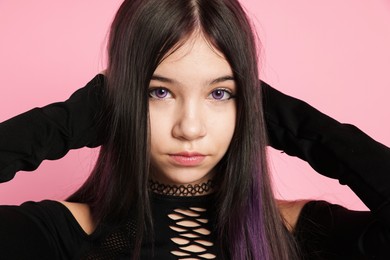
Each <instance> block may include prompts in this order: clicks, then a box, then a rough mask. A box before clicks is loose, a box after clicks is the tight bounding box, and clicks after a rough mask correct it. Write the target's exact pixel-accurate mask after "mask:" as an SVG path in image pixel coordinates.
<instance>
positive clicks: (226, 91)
mask: <svg viewBox="0 0 390 260" xmlns="http://www.w3.org/2000/svg"><path fill="white" fill-rule="evenodd" d="M156 91H164V92H165V96H163V97H158V95H157V94H156ZM217 91H223V92H224V95H223V97H222V98H221V99H218V98H215V97H213V93H215V92H217ZM168 95H171V96H172V93H171V92H170V91H169V90H168V89H167V88H164V87H155V88H151V89H150V90H149V97H150V98H154V99H165V98H167V96H168ZM226 95H228V97H227V98H226V97H225V96H226ZM207 97H211V99H213V100H216V101H226V100H229V99H232V98H235V96H234V95H233V93H232V91H230V90H229V89H227V88H216V89H214V90H213V91H211V93H210V94H209V95H208V96H207Z"/></svg>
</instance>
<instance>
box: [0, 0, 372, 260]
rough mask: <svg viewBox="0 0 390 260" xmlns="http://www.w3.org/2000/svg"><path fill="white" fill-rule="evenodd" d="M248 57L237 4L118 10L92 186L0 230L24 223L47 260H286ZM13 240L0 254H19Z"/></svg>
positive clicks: (290, 252) (289, 248)
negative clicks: (120, 259) (130, 259)
mask: <svg viewBox="0 0 390 260" xmlns="http://www.w3.org/2000/svg"><path fill="white" fill-rule="evenodd" d="M227 36H228V37H227ZM124 43H126V44H124ZM248 50H249V51H248ZM254 50H255V47H254V42H253V36H252V33H251V30H250V26H249V25H248V22H247V20H246V17H245V14H244V12H243V11H242V9H241V7H240V6H239V4H238V3H237V2H235V1H197V2H195V1H132V2H130V1H125V2H124V3H123V5H122V6H121V8H120V10H119V11H118V14H117V16H116V18H115V20H114V23H113V26H112V30H111V36H110V48H109V56H110V61H109V67H108V70H107V82H106V84H107V87H106V89H105V93H104V108H105V109H103V114H102V115H101V122H102V123H101V126H100V128H102V129H104V131H103V132H108V133H110V134H109V135H108V136H106V137H105V138H103V140H102V142H103V146H102V149H101V152H100V156H99V159H98V162H97V165H96V167H95V169H94V171H93V173H92V175H91V177H90V178H89V179H88V181H87V182H86V183H85V184H84V185H83V187H81V188H80V189H79V190H78V191H77V192H76V193H75V194H73V195H72V196H71V197H70V198H69V199H68V202H62V203H58V202H52V201H45V202H42V203H38V204H33V203H29V204H24V205H23V206H22V207H20V208H14V207H12V208H6V207H3V208H2V213H3V216H4V219H3V221H2V223H5V224H4V227H2V230H9V232H10V233H11V234H16V235H15V238H14V239H16V238H18V236H19V235H20V234H19V235H18V233H17V232H15V231H16V230H17V229H18V228H19V229H20V228H22V227H21V226H20V225H18V224H17V223H16V222H15V221H10V220H11V219H13V218H12V216H17V217H22V216H25V215H26V214H27V215H29V218H27V220H29V221H31V223H28V224H27V227H28V228H29V229H30V231H34V232H36V233H35V235H34V236H33V238H34V240H35V239H37V238H39V239H40V240H36V241H35V243H32V242H31V241H29V242H28V243H27V247H29V248H28V249H29V250H31V252H33V253H36V254H38V253H42V252H41V250H42V248H43V247H41V245H46V244H48V245H49V247H47V248H46V247H45V248H44V250H46V251H45V252H44V254H46V255H45V256H48V258H49V257H50V258H54V257H58V256H61V257H64V258H90V259H96V258H97V259H99V258H108V259H112V258H115V257H119V256H126V257H129V256H132V257H134V258H137V257H141V258H142V259H143V258H148V257H155V258H157V259H161V258H164V259H166V258H167V259H168V258H174V259H176V258H196V259H212V258H216V257H219V258H228V259H229V258H233V259H294V258H295V257H296V253H295V246H294V245H293V243H292V239H291V238H290V236H289V234H288V233H287V232H286V228H284V226H283V220H282V218H281V217H279V214H278V211H277V209H276V206H275V202H274V199H273V197H272V192H271V190H270V183H269V180H268V175H267V167H266V161H265V159H266V158H265V153H264V147H265V130H264V122H263V121H262V109H261V99H260V89H259V88H258V83H257V79H258V75H257V64H256V61H255V59H254V58H253V57H255V56H256V55H255V51H254ZM105 126H107V127H106V128H105ZM358 134H360V132H358ZM188 195H192V196H189V197H187V196H188ZM199 195H201V196H199ZM63 205H64V206H65V207H63ZM67 209H69V210H70V211H71V212H72V213H73V216H74V218H73V217H72V215H70V214H69V211H67ZM52 213H54V214H52ZM31 216H32V217H33V218H30V217H31ZM31 219H33V220H31ZM43 220H45V221H43ZM76 220H77V222H76ZM364 221H371V217H370V216H367V217H365V218H364ZM77 223H79V224H80V225H81V227H82V228H83V230H84V232H85V233H87V234H89V233H92V235H90V236H87V235H86V234H85V233H83V232H82V231H81V230H80V226H78V224H77ZM12 224H14V225H12ZM15 224H16V225H15ZM19 224H20V223H19ZM32 233H33V232H32ZM2 239H4V238H2ZM4 240H5V239H4ZM15 241H16V240H13V238H12V237H11V238H10V239H9V240H8V242H7V241H5V242H4V243H2V244H3V245H4V244H5V243H9V245H8V246H9V247H5V248H6V249H7V248H8V251H4V252H8V254H9V256H10V257H18V254H19V256H20V255H22V254H24V253H27V251H24V252H17V253H14V252H12V251H11V250H10V249H9V248H13V247H14V244H15V243H16V242H15ZM2 242H3V241H2ZM35 245H38V247H37V246H35ZM30 247H31V248H30ZM34 250H35V251H34ZM29 253H30V252H29ZM12 254H14V255H12ZM6 256H8V255H6ZM30 256H31V255H30Z"/></svg>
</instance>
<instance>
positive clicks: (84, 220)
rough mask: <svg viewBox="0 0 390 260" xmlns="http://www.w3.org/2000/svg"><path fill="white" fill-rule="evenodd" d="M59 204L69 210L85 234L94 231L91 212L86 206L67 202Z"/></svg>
mask: <svg viewBox="0 0 390 260" xmlns="http://www.w3.org/2000/svg"><path fill="white" fill-rule="evenodd" d="M59 202H60V203H62V204H63V205H64V206H65V207H67V208H68V209H69V211H70V212H71V213H72V215H73V217H74V218H75V219H76V221H77V222H78V223H79V225H80V227H81V228H82V229H83V230H84V232H85V233H86V234H88V235H90V234H92V233H93V231H94V230H95V223H94V222H93V220H92V216H91V212H90V209H89V206H88V205H87V204H83V203H75V202H67V201H59Z"/></svg>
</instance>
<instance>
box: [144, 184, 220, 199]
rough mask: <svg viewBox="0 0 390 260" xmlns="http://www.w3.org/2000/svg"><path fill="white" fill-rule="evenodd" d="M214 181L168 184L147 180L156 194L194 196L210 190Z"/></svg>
mask: <svg viewBox="0 0 390 260" xmlns="http://www.w3.org/2000/svg"><path fill="white" fill-rule="evenodd" d="M213 187H214V183H213V181H212V180H208V181H207V182H204V183H200V184H194V185H192V184H187V185H174V184H173V185H170V184H163V183H159V182H158V181H153V180H149V189H150V190H151V191H152V192H154V193H158V194H163V195H171V196H196V195H203V194H207V193H208V192H210V191H212V189H213Z"/></svg>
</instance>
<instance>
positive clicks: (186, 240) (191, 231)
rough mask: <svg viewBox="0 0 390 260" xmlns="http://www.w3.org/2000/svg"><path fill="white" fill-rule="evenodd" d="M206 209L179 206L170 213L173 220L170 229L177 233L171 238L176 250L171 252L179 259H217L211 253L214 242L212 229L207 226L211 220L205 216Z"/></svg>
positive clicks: (169, 215)
mask: <svg viewBox="0 0 390 260" xmlns="http://www.w3.org/2000/svg"><path fill="white" fill-rule="evenodd" d="M205 213H206V209H204V208H195V207H191V208H189V209H183V208H178V209H174V210H173V212H172V213H170V214H168V217H169V219H170V220H171V223H170V226H169V227H170V229H171V230H173V231H175V233H176V234H177V235H176V236H175V237H172V238H171V240H172V242H173V243H174V244H175V248H176V250H172V251H171V254H173V255H174V256H177V257H178V259H180V260H181V259H186V260H190V259H194V260H202V259H216V258H217V256H216V255H215V254H214V253H211V250H210V249H211V248H212V247H213V246H214V243H213V242H212V241H211V239H210V235H211V231H210V230H209V229H208V228H207V227H206V226H205V224H207V223H208V222H209V220H208V219H207V218H206V217H205V216H204V215H205Z"/></svg>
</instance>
